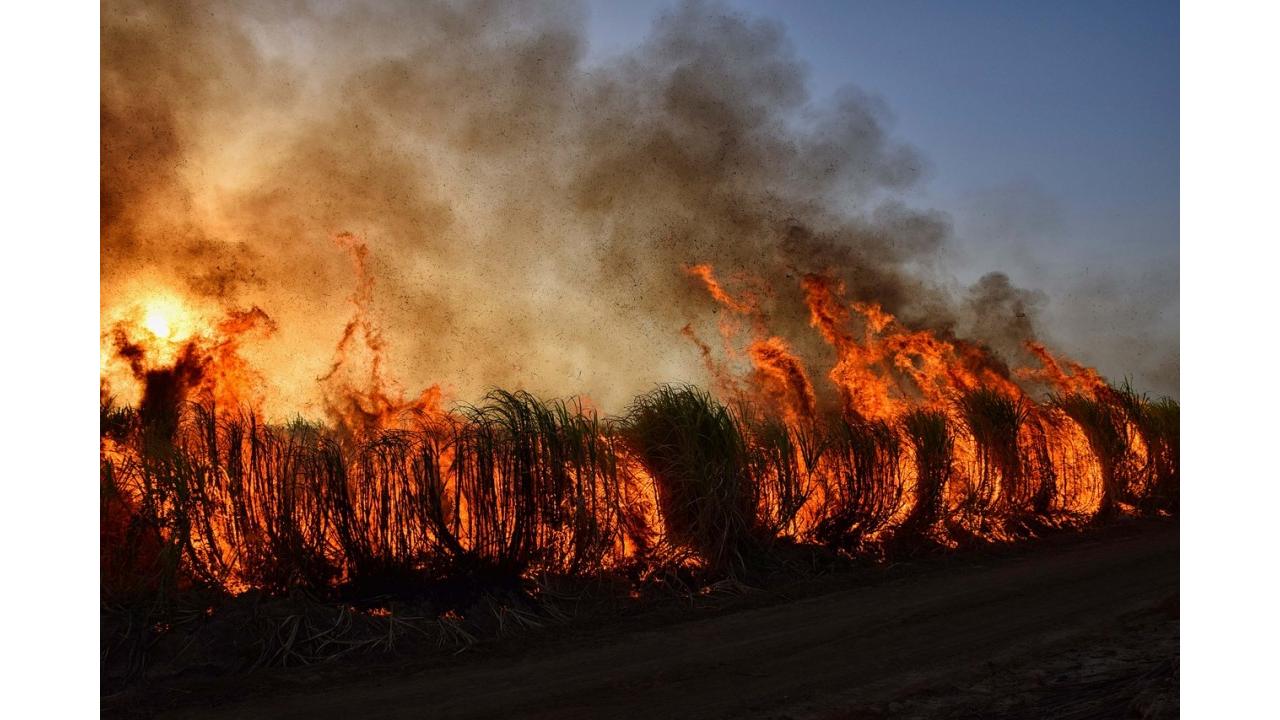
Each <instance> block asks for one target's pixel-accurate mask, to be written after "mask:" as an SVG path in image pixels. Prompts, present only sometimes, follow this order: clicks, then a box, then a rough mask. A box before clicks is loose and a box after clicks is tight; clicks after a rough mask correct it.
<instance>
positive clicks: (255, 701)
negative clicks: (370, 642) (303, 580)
mask: <svg viewBox="0 0 1280 720" xmlns="http://www.w3.org/2000/svg"><path fill="white" fill-rule="evenodd" d="M1178 552H1179V551H1178V528H1177V524H1176V522H1170V521H1163V522H1143V523H1137V524H1130V525H1127V526H1124V527H1119V528H1110V529H1106V530H1101V531H1095V532H1094V533H1093V534H1089V535H1085V536H1076V537H1067V538H1058V539H1057V540H1054V541H1051V542H1044V543H1039V544H1036V546H1035V547H1029V548H1023V549H1019V550H1015V551H1007V550H1006V551H1003V552H986V553H969V554H965V555H961V556H955V557H951V558H946V559H943V560H931V561H924V562H919V563H916V564H914V565H906V564H903V565H900V566H897V567H895V568H891V569H890V570H888V571H881V572H878V573H877V574H875V575H874V576H872V577H868V576H867V575H866V574H865V573H862V574H861V576H860V577H844V578H835V579H828V580H827V581H825V585H822V584H820V585H818V586H814V587H797V588H784V589H781V590H778V589H774V590H773V591H772V592H770V593H759V594H756V597H755V598H753V599H749V600H745V601H744V602H741V603H738V604H737V605H736V606H735V607H736V609H730V610H720V611H715V612H707V611H691V612H689V613H686V614H685V615H684V619H683V620H675V619H674V618H676V617H679V616H678V615H673V614H672V613H671V612H665V613H651V614H649V615H641V616H636V617H630V618H625V619H622V620H619V621H617V622H616V623H613V624H601V625H598V626H596V627H587V628H582V627H579V628H573V629H568V630H567V631H566V632H564V633H560V634H559V635H551V636H547V637H540V638H535V639H531V640H526V641H523V642H511V643H500V644H497V645H496V646H494V647H479V648H476V649H474V650H472V651H470V652H467V653H464V654H462V655H459V656H456V657H447V658H440V657H436V658H425V659H418V660H413V659H404V660H402V661H398V662H397V663H396V664H394V665H390V664H387V663H371V664H369V665H366V666H364V667H361V666H359V665H349V666H346V667H338V668H334V667H328V668H303V669H298V670H292V671H287V672H275V673H267V674H258V675H255V676H251V677H249V678H240V679H235V678H227V679H224V680H221V681H217V682H215V683H212V684H209V683H205V684H202V685H189V686H187V687H186V688H183V687H180V686H179V687H173V688H168V689H167V691H166V693H165V694H164V695H163V698H164V700H163V702H156V701H155V697H157V696H155V695H152V696H151V700H149V701H148V702H146V703H141V701H139V704H135V703H132V702H130V703H128V704H129V705H132V707H125V706H121V704H120V702H119V700H117V701H116V702H113V703H105V704H104V710H108V711H110V712H108V714H119V713H124V714H129V715H134V714H143V715H151V714H153V713H159V715H160V716H162V717H175V718H295V717H296V718H306V719H307V720H314V719H317V718H344V719H346V718H355V717H358V718H364V717H387V718H401V717H403V718H410V717H412V718H423V717H428V718H489V717H502V718H512V717H532V718H598V717H603V718H632V717H634V718H655V717H661V718H668V717H669V718H744V717H745V718H778V719H782V718H795V719H797V720H799V719H801V718H815V719H823V720H837V719H845V718H848V719H854V718H857V719H861V718H882V717H883V718H990V717H1001V718H1113V717H1114V718H1124V717H1176V716H1177V714H1178ZM841 586H843V587H842V589H836V590H832V588H834V587H841ZM815 593H820V594H815ZM797 596H799V599H794V598H796V597H797Z"/></svg>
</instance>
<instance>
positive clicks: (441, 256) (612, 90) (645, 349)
mask: <svg viewBox="0 0 1280 720" xmlns="http://www.w3.org/2000/svg"><path fill="white" fill-rule="evenodd" d="M102 23H103V28H102V108H101V112H102V168H101V171H102V188H103V189H102V268H103V269H102V273H103V278H102V280H103V285H102V303H103V315H104V320H105V319H107V318H110V317H112V316H114V314H117V313H120V312H124V310H125V308H127V307H129V306H130V305H131V304H135V303H137V302H139V301H140V299H141V298H143V297H145V296H146V294H147V293H149V292H153V291H154V290H156V289H157V288H163V289H165V290H167V291H171V292H175V293H179V294H181V295H182V296H184V297H186V298H188V299H189V301H190V302H191V303H193V304H194V305H196V306H198V307H200V308H202V309H222V310H227V311H230V310H234V309H236V308H247V307H253V306H256V307H259V308H262V309H263V310H264V311H265V312H266V313H267V314H268V315H270V317H271V318H272V319H273V320H274V321H275V325H276V327H277V328H278V329H277V332H275V333H274V334H273V335H271V336H270V337H269V338H265V339H262V340H261V341H260V342H258V343H255V344H254V345H253V346H252V347H245V348H244V350H243V353H244V355H245V357H246V358H247V359H248V361H249V362H250V363H252V364H253V365H254V366H255V367H258V368H261V369H262V370H263V377H264V379H265V381H266V382H267V383H268V384H269V387H268V388H266V389H265V392H266V396H267V397H268V398H269V399H270V400H269V403H268V409H269V410H270V411H271V412H273V413H275V414H282V413H292V412H295V411H301V412H304V413H306V412H313V413H319V412H323V411H324V408H325V407H326V400H325V398H324V396H323V392H322V389H321V387H320V383H318V382H317V379H318V378H322V377H326V376H328V375H331V374H332V372H333V368H332V366H333V361H334V354H335V349H334V348H335V345H336V344H337V343H338V342H339V340H342V342H343V343H347V342H348V341H349V340H350V338H351V323H352V319H351V318H352V312H353V302H354V300H353V299H357V298H358V304H359V308H358V310H359V312H360V313H361V318H362V320H361V322H366V321H367V322H375V321H376V325H377V327H378V328H379V330H378V331H377V333H376V337H377V338H378V343H379V348H377V350H379V351H381V350H385V353H386V356H385V359H382V358H375V359H373V360H371V361H370V362H371V363H373V364H374V365H375V369H376V371H377V372H378V373H380V377H383V378H395V379H396V380H397V381H398V382H399V383H401V384H403V386H404V388H405V389H406V390H407V391H409V392H410V393H411V394H413V393H417V392H418V391H419V390H421V389H422V388H425V387H429V386H431V385H433V384H436V383H439V384H441V385H442V386H443V388H444V389H445V391H446V393H447V394H448V395H451V396H453V397H456V398H459V399H474V398H476V397H477V396H478V395H480V394H481V393H482V392H483V391H484V390H485V388H487V387H489V386H493V385H502V386H506V387H523V388H525V389H528V390H530V391H533V392H535V393H541V394H546V395H554V396H562V395H565V394H569V393H584V394H586V395H587V396H589V397H590V398H591V399H592V400H593V401H594V402H596V403H597V404H598V405H599V406H600V407H602V408H604V409H606V410H618V409H620V407H621V406H622V404H624V403H625V402H626V401H627V400H629V399H630V398H631V397H632V396H634V395H635V394H636V393H638V392H641V391H644V390H646V389H647V388H649V387H651V386H652V385H653V384H654V383H658V382H667V381H678V380H687V381H692V382H697V383H700V384H704V385H707V386H711V385H713V384H714V383H713V379H712V378H711V377H710V376H709V374H708V373H709V372H710V371H709V370H708V368H707V365H706V364H705V363H704V361H703V354H704V351H709V347H708V346H707V345H706V344H705V343H702V341H699V342H697V343H694V342H690V341H689V337H688V336H694V333H696V336H697V337H714V336H715V332H716V327H717V323H718V322H720V318H719V316H718V314H717V313H718V311H717V309H716V305H715V303H713V302H711V301H709V300H708V298H707V296H706V292H705V289H704V288H703V287H702V286H701V284H699V283H698V282H696V280H695V279H692V278H691V277H690V276H689V273H688V272H687V271H686V268H689V267H692V266H695V265H698V264H701V263H709V264H710V265H712V266H714V267H715V269H716V272H717V273H718V274H719V276H720V277H722V278H727V279H729V280H730V281H731V282H733V283H734V288H735V290H734V291H738V290H740V289H743V288H751V289H752V290H753V292H754V293H755V296H756V297H758V298H759V302H760V303H761V311H762V312H763V313H764V314H766V315H767V317H768V319H769V322H770V325H771V328H772V330H773V332H775V333H777V334H779V335H781V336H784V337H786V338H787V339H788V341H789V342H790V343H791V344H792V345H793V348H792V349H793V350H794V351H795V352H797V353H798V354H799V355H800V356H801V357H804V358H806V359H809V360H810V361H812V362H814V363H818V364H822V366H823V367H826V366H827V365H829V363H830V359H831V356H830V353H831V350H830V348H829V347H828V346H827V345H826V344H825V343H824V341H823V340H822V338H821V337H820V336H819V335H818V334H817V333H816V332H814V330H813V329H812V328H811V327H810V326H809V311H808V309H807V308H806V307H805V305H804V302H803V290H802V288H801V283H800V280H801V278H802V277H804V276H806V275H808V274H814V273H817V274H827V275H830V276H833V277H836V278H838V279H839V280H840V281H842V282H843V283H844V287H845V288H846V293H847V298H848V299H849V300H850V301H851V302H875V303H879V304H880V305H881V306H882V307H883V308H884V309H885V310H887V311H889V312H891V313H893V314H894V315H896V316H897V317H898V318H899V319H900V320H901V321H902V322H904V323H905V324H907V325H909V326H912V327H915V328H929V329H933V330H936V331H940V332H942V333H944V334H946V333H950V334H955V333H959V332H964V333H965V334H967V335H968V339H969V340H971V341H973V342H975V343H980V344H984V345H986V346H989V347H990V348H992V349H993V350H994V351H996V352H999V353H1003V354H1016V353H1018V352H1021V342H1022V341H1023V340H1028V339H1033V338H1034V337H1035V327H1034V322H1035V318H1036V314H1037V312H1038V310H1039V308H1040V306H1041V305H1042V304H1043V297H1042V296H1040V295H1038V294H1037V293H1034V292H1030V291H1027V290H1022V289H1019V288H1017V287H1014V286H1013V285H1011V284H1010V282H1009V280H1008V278H1007V277H1004V276H1002V275H995V274H993V275H988V276H987V277H985V278H983V279H982V280H981V281H980V282H979V283H978V284H977V285H976V286H975V287H974V288H972V290H971V291H969V292H968V293H967V294H963V295H961V296H955V294H954V293H953V292H950V291H948V290H947V289H946V288H947V287H949V283H950V280H949V278H946V277H940V276H939V274H938V272H937V271H936V268H935V266H934V265H933V260H934V259H935V258H936V257H937V256H938V253H939V250H940V249H941V248H942V246H943V245H944V243H946V241H947V237H948V234H949V228H948V223H947V220H946V218H945V217H944V216H942V215H941V214H939V213H935V212H930V211H928V210H921V209H916V208H912V207H908V206H906V205H904V204H903V203H902V202H901V200H900V199H899V197H900V196H901V193H902V191H904V190H905V189H907V188H909V187H911V186H912V185H913V184H914V183H916V182H917V181H918V180H919V179H920V177H921V174H922V172H923V168H924V163H923V161H922V160H921V158H920V157H919V156H918V154H917V153H916V152H915V151H914V150H913V149H912V148H910V147H909V146H907V145H905V144H903V143H901V142H899V141H897V140H895V139H894V138H893V136H892V135H891V133H890V130H889V127H888V125H889V123H888V116H887V112H886V109H885V108H884V106H883V105H882V104H881V102H879V101H878V100H877V99H875V98H873V97H870V96H868V95H866V94H865V93H863V92H861V91H859V90H857V89H855V88H849V89H847V90H845V91H843V92H841V93H839V94H838V95H837V96H836V97H835V98H832V99H828V100H819V99H814V98H811V97H810V96H809V94H808V91H807V88H806V71H805V68H804V65H803V64H802V63H801V62H800V60H799V59H798V58H797V55H796V52H795V50H794V48H793V47H792V45H791V44H790V42H789V41H788V39H787V38H786V37H785V35H784V33H783V31H782V29H781V27H780V26H779V25H778V24H776V23H773V22H768V21H763V20H757V19H751V18H748V17H744V16H741V15H739V14H736V13H734V12H731V11H729V10H727V9H726V8H724V7H722V6H720V5H717V4H713V3H702V2H689V3H685V4H682V5H680V6H678V7H677V8H675V9H674V10H672V11H670V12H669V13H668V14H665V15H663V16H661V17H660V18H658V19H657V20H656V22H655V24H654V25H653V27H652V29H651V31H650V33H649V35H648V37H647V39H646V40H645V41H644V42H643V43H642V44H641V45H640V46H639V47H637V48H635V49H634V50H633V51H631V52H628V53H627V54H625V55H622V56H620V57H616V58H613V59H611V60H609V61H607V62H604V63H595V64H589V63H587V62H586V61H585V60H584V53H585V49H586V48H585V37H584V27H585V23H584V13H583V11H582V9H581V8H578V7H576V6H566V5H565V4H563V3H554V4H553V3H548V4H546V5H534V4H532V3H525V2H503V1H498V0H484V1H480V2H466V3H462V2H378V3H351V4H347V3H342V4H330V3H319V2H315V3H308V2H293V3H280V4H272V5H271V6H270V7H263V6H262V4H258V3H249V2H244V3H237V2H199V3H187V2H172V1H169V0H166V1H164V2H159V1H156V2H147V1H144V0H110V2H107V3H106V4H105V5H104V7H103V12H102ZM340 238H358V239H359V240H358V242H359V243H361V244H362V246H363V247H366V248H367V253H366V254H365V255H363V256H362V257H361V263H362V271H361V272H362V273H368V277H371V278H375V279H376V284H375V285H374V286H373V287H374V289H373V291H372V292H371V293H366V292H365V288H364V285H363V283H364V282H365V280H364V277H365V276H364V275H360V276H359V277H358V276H357V274H356V273H354V272H353V269H352V261H351V257H352V256H351V252H350V247H351V243H352V242H354V241H338V242H335V239H340ZM358 283H361V286H360V287H357V284H358ZM362 327H364V326H362ZM686 327H688V328H690V329H688V330H684V332H682V329H683V328H686ZM370 332H371V331H366V332H365V334H366V335H369V334H370ZM349 349H350V348H348V347H346V345H344V346H343V347H342V348H341V350H342V351H343V352H344V353H346V352H347V351H348V350H349ZM371 349H372V348H371ZM1010 359H1012V358H1010ZM821 375H822V373H821V372H816V373H814V376H815V378H818V377H821ZM823 384H824V383H815V388H814V389H815V390H816V391H817V392H819V393H827V392H828V391H829V389H828V388H825V387H817V386H818V385H823Z"/></svg>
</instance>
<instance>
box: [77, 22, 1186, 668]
mask: <svg viewBox="0 0 1280 720" xmlns="http://www.w3.org/2000/svg"><path fill="white" fill-rule="evenodd" d="M579 23H580V18H579V17H577V15H576V14H575V13H574V12H573V11H567V10H554V11H551V10H540V11H538V12H534V13H530V11H529V9H528V8H526V7H525V6H524V5H523V4H520V3H516V4H510V5H509V4H506V3H492V2H485V3H475V4H466V5H454V4H450V3H444V4H418V3H410V4H405V5H403V6H399V5H394V4H390V3H382V4H377V5H355V6H352V7H348V8H332V7H328V6H321V5H317V6H314V7H312V6H307V7H305V8H303V7H297V8H293V9H292V10H289V11H287V12H286V11H284V10H278V9H263V8H260V7H258V6H257V5H256V4H243V5H242V4H238V3H218V4H214V5H211V6H208V7H206V6H205V4H204V3H200V4H198V5H196V6H193V5H188V4H186V3H169V2H165V3H149V2H130V1H116V0H113V1H112V2H108V3H106V4H105V5H104V6H103V28H102V33H103V34H102V39H103V53H102V106H101V112H102V157H103V160H102V168H101V172H102V225H101V233H102V335H101V347H102V367H101V377H102V383H101V385H102V396H101V475H100V488H101V571H102V581H101V592H102V608H103V609H102V613H103V635H102V658H103V660H102V662H103V678H104V687H107V686H108V685H110V686H113V687H119V686H121V685H122V684H125V683H127V682H130V681H132V680H133V679H136V678H137V677H139V676H142V675H145V674H146V673H149V672H158V671H157V670H156V668H157V667H159V666H161V665H164V664H165V663H168V664H169V667H168V669H169V670H170V671H176V670H175V668H181V667H187V666H192V667H205V666H208V667H215V666H216V667H217V668H219V669H244V668H247V667H257V666H261V665H296V664H303V663H310V662H317V661H320V660H327V659H332V658H335V657H338V656H341V655H346V654H350V653H354V652H364V651H369V650H387V649H390V648H391V647H392V646H393V645H394V643H395V642H396V638H416V639H417V641H418V642H423V641H425V643H426V644H427V645H444V646H446V647H450V648H453V647H456V646H459V645H466V644H468V643H470V642H474V641H475V640H476V639H477V638H478V637H480V636H482V635H483V634H484V633H485V632H486V631H487V629H491V626H493V625H494V623H495V622H496V630H495V632H502V631H504V630H506V629H509V628H511V627H529V626H535V625H541V624H546V623H548V622H551V621H552V620H553V619H555V618H557V617H558V614H560V613H561V612H562V608H563V606H564V604H565V600H564V598H565V596H566V593H576V594H578V595H581V594H582V593H594V594H595V595H597V596H599V595H607V596H609V597H614V598H617V599H618V601H619V602H636V603H640V602H644V601H645V600H646V599H647V598H651V597H654V596H656V595H662V594H672V593H674V594H683V595H687V596H691V597H692V596H698V595H700V594H706V593H708V592H714V591H716V590H719V589H723V588H725V587H731V586H733V585H734V584H737V585H751V584H755V583H763V582H765V579H766V578H767V577H769V576H770V575H771V574H776V573H778V572H782V571H784V570H785V571H786V572H792V573H795V572H800V570H798V569H797V568H801V569H802V568H805V567H808V568H810V569H813V568H817V567H819V566H821V567H824V568H828V567H831V566H833V565H834V564H838V563H842V562H882V561H886V560H896V559H900V558H904V557H912V556H916V555H919V554H922V553H926V552H936V551H945V550H949V549H958V548H969V547H977V546H984V545H990V544H1003V543H1014V542H1017V541H1020V540H1025V539H1030V538H1036V537H1040V536H1043V535H1046V534H1048V533H1050V532H1052V531H1055V530H1059V529H1069V528H1083V527H1085V526H1088V525H1092V524H1097V523H1106V522H1109V521H1112V520H1116V519H1118V518H1122V517H1131V516H1170V515H1172V514H1175V513H1176V512H1177V507H1178V487H1179V479H1178V428H1179V422H1178V405H1177V403H1176V402H1175V401H1173V400H1169V399H1161V400H1152V399H1150V398H1149V397H1148V396H1147V395H1145V394H1143V393H1142V392H1139V391H1138V390H1135V389H1134V388H1133V387H1131V386H1130V384H1129V383H1128V382H1111V381H1109V380H1108V379H1106V378H1104V377H1102V376H1101V375H1100V373H1099V372H1098V371H1097V370H1095V369H1093V368H1091V367H1087V366H1085V365H1082V364H1080V363H1077V362H1074V361H1072V360H1071V359H1069V358H1068V357H1067V356H1066V355H1065V354H1064V353H1063V352H1061V351H1060V350H1059V349H1058V348H1057V346H1056V345H1055V344H1054V343H1053V342H1052V341H1051V340H1049V339H1047V338H1046V337H1044V336H1043V335H1042V334H1041V331H1040V329H1039V328H1038V327H1037V322H1036V321H1037V313H1038V308H1039V307H1040V305H1041V304H1042V303H1043V297H1042V296H1041V295H1040V294H1039V293H1036V292H1033V291H1029V290H1025V289H1022V288H1019V287H1017V286H1015V285H1014V284H1013V283H1012V282H1011V281H1010V280H1009V278H1007V277H1006V276H1004V275H1001V274H999V273H991V274H988V275H986V276H984V277H982V278H981V279H980V280H979V281H978V282H976V283H974V284H973V285H972V286H970V287H967V288H959V289H957V287H956V286H955V282H954V281H953V280H952V279H949V278H947V277H945V276H944V275H943V274H940V271H939V270H938V269H937V268H936V267H934V265H933V264H932V263H933V262H934V260H935V259H936V257H937V256H938V253H939V250H940V248H941V246H942V245H943V244H944V242H945V239H946V236H947V227H946V221H945V218H943V217H941V216H940V215H939V214H937V213H932V212H928V211H919V210H915V209H912V208H910V207H907V206H906V205H905V204H903V203H902V202H901V201H900V200H898V199H896V196H895V193H896V192H897V191H899V190H902V189H903V188H906V187H908V186H910V185H911V184H912V183H913V182H915V180H916V179H917V177H918V175H919V172H920V170H919V168H920V162H919V158H918V157H916V155H915V153H914V152H913V151H912V150H911V149H910V148H908V147H906V146H902V145H899V144H897V143H895V142H894V141H892V140H891V139H890V137H889V134H888V131H887V129H886V122H887V121H886V119H885V115H884V110H883V108H882V107H881V106H880V104H879V103H878V101H875V100H873V99H871V98H868V97H866V96H863V95H862V94H859V93H857V92H853V91H850V92H848V93H845V94H843V95H841V96H840V97H838V98H837V99H836V100H835V101H834V102H832V103H829V104H825V105H823V104H817V103H813V102H811V101H810V100H809V99H808V98H807V96H806V88H805V83H804V74H803V72H802V69H801V68H800V66H799V63H798V61H797V60H796V59H795V57H794V55H793V53H792V51H791V49H790V46H789V45H788V44H787V42H786V41H785V38H783V37H782V35H781V32H780V31H779V30H778V28H777V27H775V26H773V25H770V24H768V23H763V22H759V21H752V20H748V19H743V18H740V17H737V16H734V15H732V14H728V13H725V12H721V11H719V10H718V9H717V8H715V7H708V6H705V5H702V4H699V3H692V4H687V5H683V6H681V7H680V8H678V9H676V10H674V11H673V12H672V13H671V14H669V15H668V16H666V17H664V18H663V19H660V20H659V21H658V23H657V24H656V25H655V27H654V29H653V31H652V34H651V35H650V37H649V38H648V39H647V40H646V41H645V43H644V44H643V45H642V46H641V48H639V49H638V50H636V51H635V52H633V53H631V54H629V55H627V56H625V57H622V58H618V59H615V60H613V61H611V62H610V63H607V64H605V65H604V66H602V67H594V66H592V68H591V69H588V68H587V67H586V66H584V64H583V61H582V54H583V52H584V48H583V40H582V37H581V33H580V30H579V29H578V27H579ZM407 388H408V389H407ZM245 598H252V603H253V604H254V607H255V608H257V607H258V606H259V605H266V604H269V603H271V602H277V603H280V605H279V607H284V608H286V609H285V610H278V611H276V612H275V614H271V612H267V611H262V613H261V614H246V610H245V608H246V602H247V601H246V600H245ZM258 612H259V611H258V610H255V611H254V613H258ZM495 618H496V620H495ZM200 628H204V629H206V630H207V629H208V628H214V629H213V630H207V631H208V632H209V633H216V632H225V634H226V637H228V638H230V639H229V640H226V642H225V643H224V644H225V645H226V646H227V647H230V648H232V649H230V650H226V652H227V653H229V654H230V655H231V656H232V658H231V660H228V661H226V663H225V664H224V665H219V664H218V662H221V661H218V662H215V661H214V660H212V659H210V658H211V657H212V655H211V654H210V653H212V652H214V651H212V650H208V651H205V650H202V651H200V652H201V653H204V654H203V655H199V657H194V655H196V654H198V653H188V650H189V648H190V647H192V643H193V642H194V641H193V640H192V638H194V637H196V635H197V633H198V632H204V631H205V630H198V629H200ZM217 628H222V629H221V630H217ZM402 642H409V640H403V641H402ZM183 653H188V655H187V656H186V659H182V658H183V657H184V656H183Z"/></svg>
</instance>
